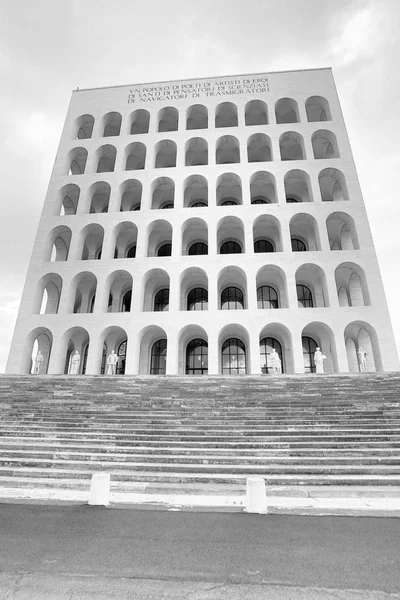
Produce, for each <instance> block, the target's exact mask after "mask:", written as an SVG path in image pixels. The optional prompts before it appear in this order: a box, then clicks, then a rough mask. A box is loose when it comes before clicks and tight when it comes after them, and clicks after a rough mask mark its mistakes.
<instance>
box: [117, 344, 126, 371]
mask: <svg viewBox="0 0 400 600" xmlns="http://www.w3.org/2000/svg"><path fill="white" fill-rule="evenodd" d="M126 346H127V341H126V340H124V341H123V342H121V343H120V345H119V346H118V350H117V354H118V359H119V360H118V362H117V370H116V373H117V375H124V374H125V365H126Z"/></svg>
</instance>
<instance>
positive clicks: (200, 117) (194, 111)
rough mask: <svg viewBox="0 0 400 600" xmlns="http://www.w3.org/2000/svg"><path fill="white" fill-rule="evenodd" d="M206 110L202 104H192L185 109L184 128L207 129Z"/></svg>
mask: <svg viewBox="0 0 400 600" xmlns="http://www.w3.org/2000/svg"><path fill="white" fill-rule="evenodd" d="M207 128H208V110H207V107H206V106H204V105H203V104H193V105H192V106H189V108H188V109H187V111H186V129H207Z"/></svg>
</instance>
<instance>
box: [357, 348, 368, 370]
mask: <svg viewBox="0 0 400 600" xmlns="http://www.w3.org/2000/svg"><path fill="white" fill-rule="evenodd" d="M357 357H358V368H359V369H360V373H366V372H367V352H365V350H364V348H363V347H362V346H360V347H359V349H358V350H357Z"/></svg>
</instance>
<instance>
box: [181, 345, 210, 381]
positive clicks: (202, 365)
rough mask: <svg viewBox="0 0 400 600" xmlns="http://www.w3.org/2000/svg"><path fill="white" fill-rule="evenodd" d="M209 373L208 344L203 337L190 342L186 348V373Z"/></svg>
mask: <svg viewBox="0 0 400 600" xmlns="http://www.w3.org/2000/svg"><path fill="white" fill-rule="evenodd" d="M207 373H208V344H207V342H206V341H205V340H202V339H201V338H196V339H195V340H192V341H191V342H189V343H188V345H187V348H186V375H206V374H207Z"/></svg>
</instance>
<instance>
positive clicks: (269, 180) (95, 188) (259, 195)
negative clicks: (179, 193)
mask: <svg viewBox="0 0 400 600" xmlns="http://www.w3.org/2000/svg"><path fill="white" fill-rule="evenodd" d="M318 183H319V187H320V192H321V199H322V201H323V202H337V201H341V200H348V199H349V195H348V191H347V185H346V180H345V177H344V175H343V173H342V172H341V171H339V170H338V169H332V168H331V169H329V168H328V169H323V170H322V171H320V173H319V174H318ZM183 187H184V193H183V206H184V207H185V208H189V207H190V208H198V207H205V206H208V205H209V194H208V181H207V179H206V177H204V176H203V175H191V176H190V177H187V178H186V179H185V181H184V186H183ZM284 188H285V197H286V202H287V203H301V202H313V194H312V186H311V181H310V176H309V175H308V173H306V172H305V171H302V170H301V169H292V170H291V171H288V172H287V173H286V174H285V176H284ZM80 194H81V190H80V188H79V186H78V185H76V184H74V183H70V184H67V185H64V186H63V187H62V188H61V189H60V191H59V193H58V195H57V199H56V202H55V211H54V212H55V214H57V215H63V216H64V215H74V214H76V212H77V210H78V205H79V199H80ZM118 195H119V210H120V211H122V212H125V211H138V210H140V209H141V207H142V196H143V185H142V183H141V181H139V180H138V179H128V180H126V181H124V182H123V183H122V184H121V185H120V186H119V194H118ZM110 196H111V186H110V184H109V183H107V182H106V181H97V182H95V183H93V184H92V185H91V186H90V188H89V189H88V192H87V198H86V202H85V204H86V205H85V206H84V209H83V212H85V213H106V212H108V210H109V205H110ZM150 198H151V205H150V207H151V209H153V210H159V209H164V208H174V201H175V182H174V181H173V179H171V178H170V177H158V178H157V179H155V180H154V181H153V182H152V183H151V186H150ZM250 201H251V203H252V204H276V203H277V202H278V195H277V191H276V179H275V177H274V175H273V174H272V173H269V172H268V171H257V172H256V173H253V174H252V175H251V177H250ZM216 202H217V206H229V205H230V206H231V205H235V204H238V205H241V204H243V195H242V180H241V178H240V177H239V175H237V174H236V173H224V174H222V175H220V176H219V177H218V178H217V181H216Z"/></svg>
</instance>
